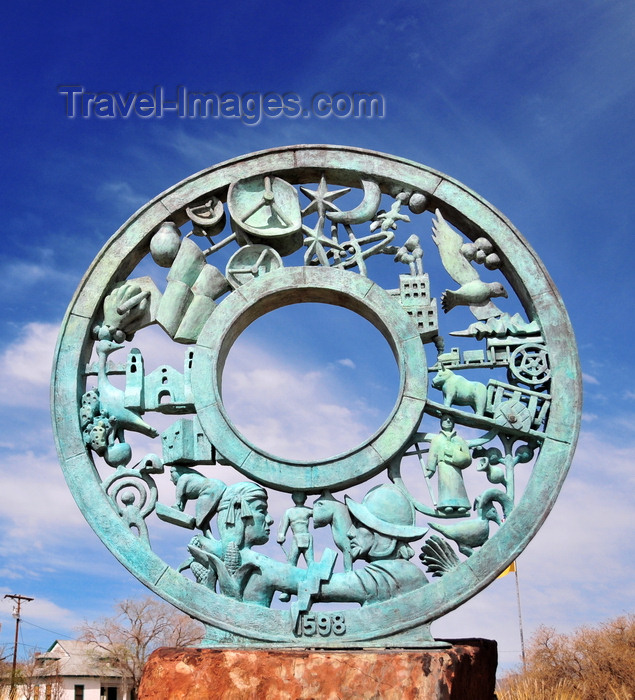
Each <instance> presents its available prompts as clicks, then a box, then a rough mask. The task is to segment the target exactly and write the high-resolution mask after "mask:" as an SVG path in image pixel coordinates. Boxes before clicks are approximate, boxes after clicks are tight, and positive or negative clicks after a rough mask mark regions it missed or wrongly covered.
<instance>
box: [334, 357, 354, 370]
mask: <svg viewBox="0 0 635 700" xmlns="http://www.w3.org/2000/svg"><path fill="white" fill-rule="evenodd" d="M337 363H338V364H340V365H342V367H348V368H349V369H355V363H354V362H353V360H351V359H350V358H349V357H345V358H343V359H341V360H338V361H337Z"/></svg>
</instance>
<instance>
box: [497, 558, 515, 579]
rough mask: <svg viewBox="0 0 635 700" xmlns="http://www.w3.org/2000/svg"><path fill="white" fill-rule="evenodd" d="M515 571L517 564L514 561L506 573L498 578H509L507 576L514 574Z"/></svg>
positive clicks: (502, 573)
mask: <svg viewBox="0 0 635 700" xmlns="http://www.w3.org/2000/svg"><path fill="white" fill-rule="evenodd" d="M514 571H516V562H515V561H513V562H512V563H511V564H510V565H509V566H508V567H507V568H506V569H505V571H503V572H501V573H500V574H499V575H498V576H497V578H503V576H507V574H513V573H514Z"/></svg>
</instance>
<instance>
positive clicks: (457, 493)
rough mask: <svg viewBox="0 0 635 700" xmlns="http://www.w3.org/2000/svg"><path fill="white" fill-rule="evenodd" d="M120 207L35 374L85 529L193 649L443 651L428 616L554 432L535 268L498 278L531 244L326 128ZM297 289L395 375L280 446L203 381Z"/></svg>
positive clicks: (564, 423) (484, 558) (512, 506)
mask: <svg viewBox="0 0 635 700" xmlns="http://www.w3.org/2000/svg"><path fill="white" fill-rule="evenodd" d="M290 152H291V153H292V154H293V163H294V165H293V166H292V167H290V166H289V160H288V155H289V153H290ZM342 163H346V166H345V167H344V166H342ZM245 166H248V167H245ZM237 172H249V173H250V175H249V177H247V178H244V177H243V178H241V177H236V175H235V174H236V173H237ZM377 173H382V175H381V177H378V176H377V175H376V174H377ZM209 183H213V185H211V186H210V185H209ZM440 185H443V186H442V187H441V186H440ZM175 203H176V204H175ZM457 211H458V212H459V215H458V216H457ZM166 212H167V214H166ZM492 214H494V216H492ZM494 220H496V221H498V222H499V224H497V225H496V227H493V226H492V225H491V223H490V222H492V221H494ZM131 221H133V222H134V224H128V225H124V226H123V227H122V229H120V230H119V231H118V232H117V233H115V234H114V235H113V237H112V238H111V239H110V241H108V242H107V243H106V245H105V246H104V248H103V249H102V251H101V252H100V253H98V255H97V258H96V261H97V265H95V266H93V268H91V271H89V273H88V275H87V280H86V281H85V284H84V286H83V287H82V288H80V290H78V292H77V294H76V296H75V298H74V299H73V300H72V301H71V304H70V306H69V309H68V311H67V316H66V319H65V321H64V323H63V326H62V330H61V332H60V338H59V343H58V348H57V352H56V362H55V367H54V376H53V411H54V414H55V416H56V420H55V421H54V423H55V431H56V439H57V443H58V451H59V456H60V462H61V465H62V468H63V470H64V472H65V475H66V477H67V480H68V482H69V488H70V489H71V491H72V493H73V495H74V497H75V498H76V500H77V502H78V504H79V506H80V508H81V509H82V512H83V513H84V516H85V517H86V519H87V520H88V521H89V522H90V524H91V526H92V527H93V528H94V530H95V531H96V533H97V534H98V536H99V537H100V538H101V539H102V540H103V541H104V543H105V544H106V545H107V546H108V547H109V548H110V549H111V551H112V552H113V554H115V556H116V557H117V558H118V559H119V560H120V561H122V563H123V564H124V565H125V566H127V567H128V568H129V569H130V571H131V572H132V573H133V574H134V575H135V576H137V578H139V579H140V580H141V581H142V582H143V583H145V584H146V585H147V586H148V587H149V588H151V589H152V590H154V591H155V592H156V593H157V594H159V595H161V596H163V597H165V598H167V599H169V600H170V601H171V602H173V603H174V604H176V605H177V606H178V607H179V608H180V609H181V610H183V611H184V612H186V613H188V614H190V615H192V616H193V617H196V618H197V619H200V620H202V621H203V622H204V623H205V624H206V626H207V629H208V637H207V642H208V643H210V644H212V643H213V644H215V645H221V646H222V645H229V646H232V645H234V646H235V645H239V646H245V645H247V646H248V645H262V644H271V645H280V646H290V647H316V646H317V647H324V648H334V647H338V646H339V647H341V646H347V647H355V646H359V647H368V646H377V647H390V646H401V647H404V646H405V647H408V646H416V647H421V646H439V645H442V643H440V642H438V641H437V640H435V639H434V637H433V635H432V633H431V631H430V625H431V623H432V622H433V621H434V620H435V619H437V618H438V617H440V616H441V615H444V614H446V613H447V612H449V611H450V610H452V609H454V608H456V607H458V606H459V605H461V604H462V603H463V602H465V601H466V600H468V599H469V598H470V597H472V596H473V595H476V594H477V593H478V592H479V591H480V590H482V589H483V588H484V587H485V586H487V585H488V584H489V583H490V582H491V581H492V580H494V578H495V577H496V576H497V575H498V574H499V573H500V572H501V571H502V570H503V569H505V568H506V567H507V566H508V565H509V564H510V562H511V561H512V560H513V559H514V558H515V557H516V556H518V554H519V553H520V552H521V551H522V550H523V548H524V547H525V546H526V545H527V543H528V542H529V541H530V539H531V538H532V537H533V535H534V534H535V533H536V532H537V530H538V528H539V526H540V524H541V523H542V521H543V520H544V517H545V516H546V514H547V513H548V512H549V510H550V508H551V507H552V506H553V503H554V502H555V498H556V496H557V493H558V491H559V488H560V486H561V484H562V481H563V480H564V478H565V475H566V472H567V469H568V466H569V463H570V460H571V457H572V454H573V450H574V448H575V443H576V438H577V431H578V426H579V406H580V396H581V394H580V374H579V368H578V362H577V355H576V350H575V344H574V341H573V336H572V333H571V329H570V326H569V321H568V317H567V314H566V311H565V309H564V306H563V304H562V300H561V299H560V298H559V296H558V295H557V293H556V292H555V291H554V290H555V287H554V286H553V283H552V282H551V280H550V279H549V278H548V277H547V275H546V273H544V272H540V273H539V274H536V275H531V276H529V275H523V274H522V271H523V270H525V269H530V268H531V269H534V270H535V269H537V268H536V267H535V265H534V260H535V253H534V252H533V251H532V250H531V249H530V248H529V246H528V244H527V243H525V241H524V239H522V238H521V237H520V236H519V235H518V234H517V232H516V231H515V229H513V227H512V226H511V225H509V224H507V223H506V219H504V217H502V215H498V218H497V212H496V210H495V209H494V208H493V207H492V206H491V205H489V204H488V203H487V202H485V201H484V200H482V199H481V198H479V197H478V195H475V194H474V193H472V192H471V191H470V190H468V189H467V188H464V187H463V186H462V185H460V183H457V182H456V181H454V180H452V179H450V178H448V177H446V176H444V175H441V174H439V173H438V172H436V171H434V170H431V169H429V168H427V167H426V166H423V165H419V166H417V165H415V164H413V163H411V162H410V161H401V160H399V159H397V158H394V157H389V156H384V155H381V154H377V153H374V152H372V151H363V150H360V149H352V148H346V147H335V146H332V147H325V146H320V147H319V148H318V147H311V146H297V147H288V148H281V149H273V150H271V151H266V152H262V153H256V154H249V155H246V156H243V157H241V158H239V159H236V160H235V161H230V162H228V163H225V164H223V165H221V166H215V167H212V168H210V169H209V170H207V171H204V172H203V173H200V174H199V175H197V176H195V177H194V178H190V179H188V180H185V181H183V182H182V183H178V184H177V185H175V186H174V187H173V188H172V189H171V190H169V191H168V192H167V193H165V194H164V195H162V196H161V197H160V198H159V199H158V200H156V201H154V202H153V203H150V204H148V205H146V206H145V207H143V208H142V209H141V210H140V211H139V212H138V214H137V216H136V217H133V219H131ZM459 222H464V223H463V224H462V226H463V228H464V230H462V228H461V227H457V226H456V225H455V223H459ZM500 222H503V223H500ZM140 251H141V254H142V257H141V260H140V261H139V255H140ZM122 261H123V263H124V264H125V265H127V266H128V269H132V273H131V274H130V275H128V276H127V278H126V279H125V280H121V279H120V278H119V277H118V276H117V274H116V272H114V271H115V270H117V269H120V266H121V263H122ZM137 261H139V262H137ZM133 268H134V269H133ZM102 270H112V271H113V272H112V273H109V272H107V273H103V272H101V271H102ZM109 275H110V276H109ZM541 275H542V276H541ZM545 290H547V292H545ZM545 293H547V294H548V295H550V299H549V302H550V303H549V304H545V303H544V294H545ZM538 298H540V300H541V301H540V304H535V303H533V302H534V300H536V299H538ZM307 303H312V304H315V303H317V304H327V305H335V306H340V307H344V308H345V309H348V310H349V311H350V312H353V313H354V314H357V315H359V316H360V317H361V318H363V319H365V320H366V321H367V322H369V323H370V324H372V326H374V328H376V329H377V330H378V331H379V332H380V333H381V335H382V336H383V337H384V339H385V340H386V342H387V343H388V345H389V346H390V348H391V350H392V354H393V356H394V358H395V363H396V366H397V371H398V381H399V390H398V392H397V398H396V401H395V403H394V405H393V406H392V408H391V410H390V411H389V413H388V417H387V418H386V420H385V421H384V422H383V424H382V425H381V426H380V427H379V428H378V429H376V430H375V431H374V432H373V433H372V435H369V436H368V437H367V438H365V439H363V440H362V441H361V442H360V443H359V444H357V445H356V446H353V447H351V448H349V449H347V450H344V451H343V452H341V453H339V454H337V455H334V456H331V457H326V458H325V457H316V456H314V455H309V457H308V458H307V459H306V460H304V461H302V460H289V459H284V458H281V457H278V456H276V455H274V454H271V453H270V452H268V451H267V450H265V449H263V447H262V446H261V445H259V444H258V440H257V438H256V439H255V440H254V441H253V442H252V441H251V440H249V439H247V438H246V437H245V436H244V435H243V434H242V433H241V432H240V430H239V429H238V428H237V427H236V426H235V425H234V424H233V422H232V420H231V418H230V417H229V416H228V413H227V410H226V409H225V406H224V404H223V391H222V389H223V387H222V375H223V368H224V366H225V362H226V359H227V356H228V354H229V352H230V350H231V348H232V347H233V345H234V343H235V342H236V339H237V338H238V337H239V336H240V335H241V333H242V332H243V331H244V330H245V329H246V328H247V327H248V326H250V325H251V324H252V323H254V322H255V321H256V320H257V319H259V318H260V317H262V316H264V315H265V314H267V313H269V312H271V311H272V310H275V309H279V308H282V307H285V306H288V305H300V306H302V305H303V304H307ZM535 309H540V312H538V311H536V310H535ZM78 319H79V320H78ZM81 319H85V320H84V321H82V320H81ZM289 334H290V335H289V342H292V341H293V329H292V328H291V329H289ZM315 342H319V330H316V337H315ZM255 357H256V359H255V362H256V363H257V362H258V359H257V356H255ZM272 391H276V392H280V394H281V396H283V397H285V396H286V399H287V400H288V401H289V402H292V401H293V400H294V397H293V396H292V395H289V394H288V393H287V394H285V391H287V387H285V385H284V382H282V383H281V384H279V385H277V386H275V387H272ZM77 397H79V399H77ZM69 407H72V408H71V409H69ZM311 408H312V407H311V406H308V407H307V406H305V407H299V408H298V411H300V410H306V411H307V416H310V418H307V420H306V422H304V421H302V420H298V421H297V423H296V425H295V426H294V427H293V430H298V431H300V432H301V431H303V430H308V429H311V427H314V424H315V421H316V420H317V419H316V417H315V416H316V414H315V411H314V412H313V413H312V414H311V413H310V409H311ZM267 418H268V416H263V417H262V430H265V429H266V419H267ZM329 420H330V421H331V422H329ZM334 427H335V424H334V423H333V419H332V418H328V417H327V418H324V419H323V423H321V424H320V429H321V430H323V431H324V435H325V436H326V439H328V435H329V430H331V431H333V430H334ZM338 427H341V426H338ZM256 435H257V431H256ZM544 494H549V495H548V496H547V497H546V498H545V496H544ZM520 503H522V504H523V507H522V508H519V507H518V506H519V504H520ZM166 537H169V540H170V541H171V542H174V541H177V542H178V543H180V544H179V546H177V548H176V550H175V549H174V548H170V549H169V551H164V549H165V548H164V545H163V544H162V542H163V541H165V540H166ZM175 551H176V554H175ZM475 571H478V572H480V573H479V574H478V575H475V574H474V572H475ZM334 604H335V605H334ZM338 604H339V606H340V607H339V608H338ZM395 609H397V610H399V614H398V615H395V613H394V611H395Z"/></svg>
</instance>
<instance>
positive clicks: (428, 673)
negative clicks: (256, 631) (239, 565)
mask: <svg viewBox="0 0 635 700" xmlns="http://www.w3.org/2000/svg"><path fill="white" fill-rule="evenodd" d="M452 644H453V646H452V647H451V648H448V649H433V650H426V649H420V650H417V649H414V650H413V649H388V650H376V651H374V650H359V651H345V650H337V651H327V650H323V651H319V650H299V649H276V650H273V649H158V650H157V651H155V652H154V653H153V654H152V656H151V657H150V659H149V661H148V663H147V665H146V668H145V671H144V673H143V679H142V680H141V686H140V688H139V700H216V699H217V698H218V699H220V698H222V699H223V700H250V699H251V698H254V699H255V698H257V699H258V700H282V699H284V700H331V699H333V700H335V699H336V698H337V699H338V700H343V699H344V698H346V699H347V700H348V699H349V698H369V699H370V698H373V699H377V700H379V699H381V700H393V699H394V700H415V699H417V700H494V698H495V695H494V686H495V682H496V664H497V648H496V642H493V641H490V640H486V639H464V640H456V641H454V642H452Z"/></svg>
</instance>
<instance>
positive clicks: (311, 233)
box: [302, 202, 344, 267]
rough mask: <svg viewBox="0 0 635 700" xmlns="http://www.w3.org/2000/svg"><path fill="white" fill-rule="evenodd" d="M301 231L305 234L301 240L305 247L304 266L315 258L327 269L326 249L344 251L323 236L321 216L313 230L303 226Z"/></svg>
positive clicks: (334, 241)
mask: <svg viewBox="0 0 635 700" xmlns="http://www.w3.org/2000/svg"><path fill="white" fill-rule="evenodd" d="M311 204H313V202H311ZM309 206H310V205H309ZM302 231H303V232H304V234H305V237H304V240H303V244H304V245H305V246H306V253H305V254H304V264H305V265H307V264H309V263H310V261H311V260H312V259H313V257H314V256H315V257H316V258H317V259H318V260H319V261H320V265H324V267H329V265H330V263H329V259H328V256H327V253H326V248H336V249H337V250H344V248H343V247H342V246H341V245H340V244H339V243H338V242H337V241H336V240H334V239H333V238H329V237H328V236H325V235H324V216H323V215H322V214H320V217H319V219H318V222H317V224H316V225H315V228H309V227H308V226H305V225H303V226H302Z"/></svg>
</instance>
